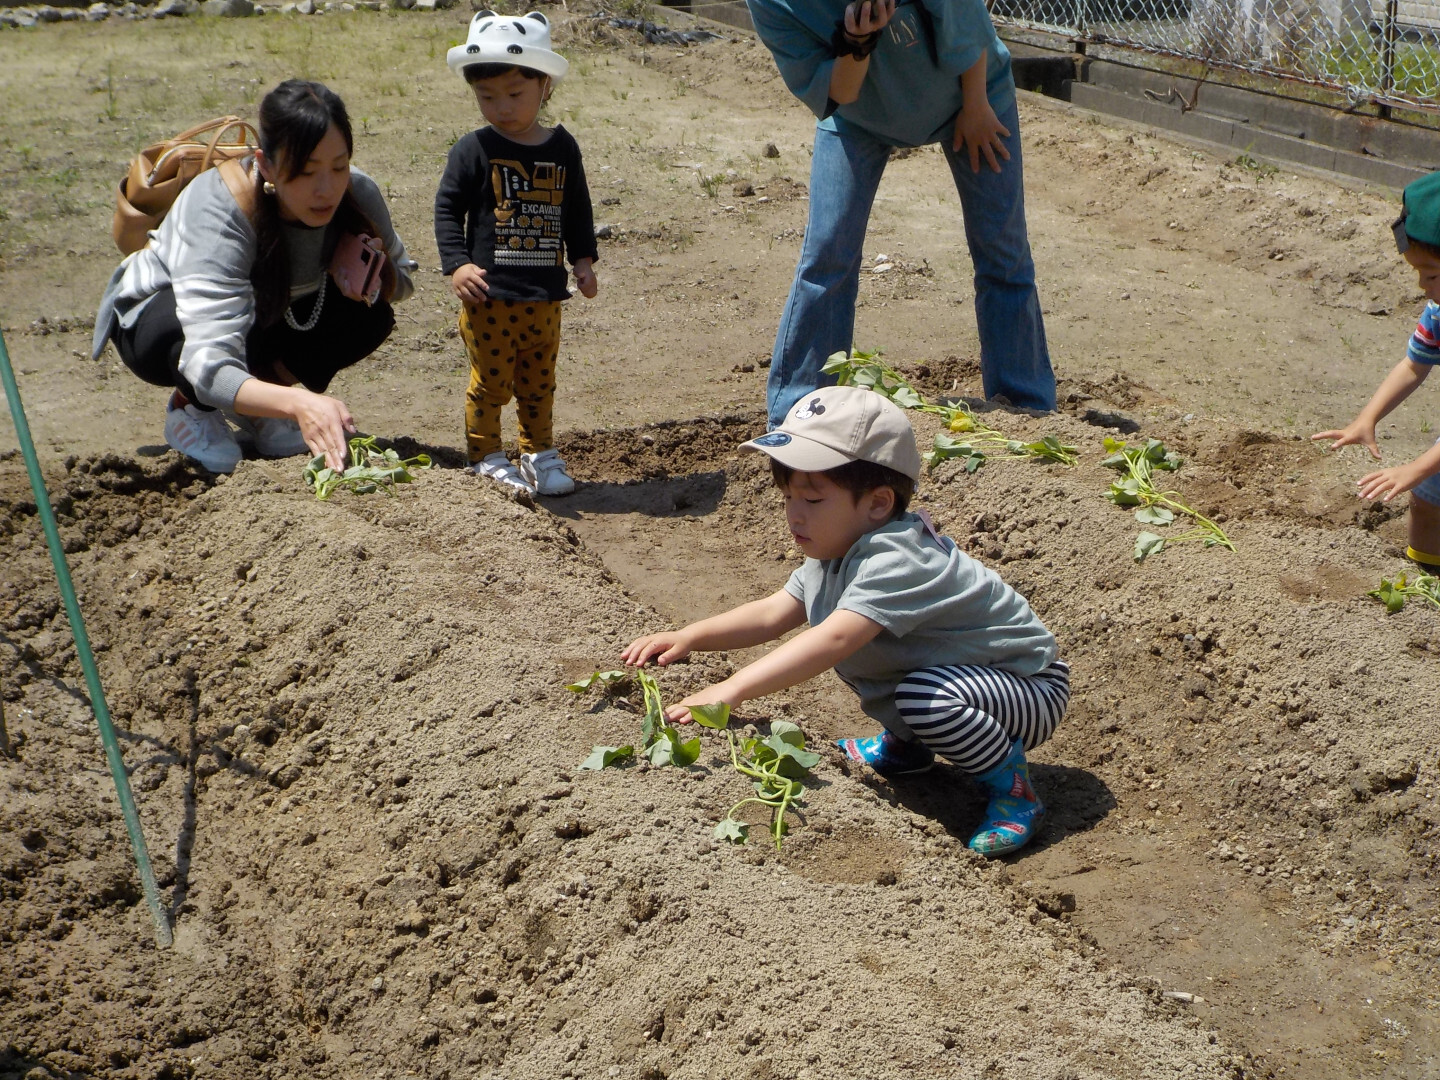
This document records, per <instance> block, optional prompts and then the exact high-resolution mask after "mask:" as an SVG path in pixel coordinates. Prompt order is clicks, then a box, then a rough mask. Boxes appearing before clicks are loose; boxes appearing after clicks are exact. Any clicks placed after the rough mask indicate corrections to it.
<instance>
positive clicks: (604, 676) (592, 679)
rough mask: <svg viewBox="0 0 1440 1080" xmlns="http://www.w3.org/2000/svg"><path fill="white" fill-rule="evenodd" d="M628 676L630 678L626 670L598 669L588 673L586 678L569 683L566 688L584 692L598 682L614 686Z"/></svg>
mask: <svg viewBox="0 0 1440 1080" xmlns="http://www.w3.org/2000/svg"><path fill="white" fill-rule="evenodd" d="M627 678H629V672H625V671H596V672H594V673H592V674H590V675H586V676H585V678H583V679H581V680H580V681H579V682H574V683H567V684H566V686H565V689H566V690H570V691H573V692H574V693H576V694H583V693H584V692H585V691H586V690H589V689H590V688H591V687H592V686H595V685H596V684H599V685H601V686H613V685H614V684H615V683H617V682H621V681H622V680H624V679H627Z"/></svg>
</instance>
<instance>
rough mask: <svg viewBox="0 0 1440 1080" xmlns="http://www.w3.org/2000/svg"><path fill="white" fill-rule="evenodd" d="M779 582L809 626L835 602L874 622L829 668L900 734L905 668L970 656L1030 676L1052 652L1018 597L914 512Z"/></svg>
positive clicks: (1045, 633) (957, 662) (1055, 653)
mask: <svg viewBox="0 0 1440 1080" xmlns="http://www.w3.org/2000/svg"><path fill="white" fill-rule="evenodd" d="M785 591H786V592H788V593H789V594H790V595H791V596H793V597H795V598H796V599H797V600H799V601H800V602H801V603H802V604H804V605H805V617H806V619H807V620H808V621H809V623H810V625H811V626H818V625H819V624H820V623H822V622H824V621H825V619H826V618H828V617H829V616H830V614H831V613H832V612H834V611H836V610H843V611H853V612H855V613H856V614H858V615H863V616H865V617H866V618H867V619H870V620H872V621H873V622H877V623H879V624H880V626H881V630H880V633H879V634H878V635H876V637H875V638H874V639H873V640H872V641H870V642H869V643H868V644H867V645H865V646H864V647H862V648H861V649H860V650H858V651H857V652H856V653H855V654H854V655H853V656H850V657H848V658H846V659H845V660H843V661H841V662H840V663H839V664H836V665H835V672H836V674H838V675H839V676H840V677H841V678H842V679H844V680H845V683H846V684H847V685H848V686H849V687H850V688H851V689H852V690H854V691H855V692H856V693H857V694H859V695H860V707H861V708H862V709H864V710H865V713H866V715H868V716H870V717H873V718H874V719H875V720H878V721H879V722H880V723H882V724H884V725H885V726H886V727H887V728H890V729H891V730H892V731H896V732H899V733H902V734H903V733H905V732H906V731H907V728H906V726H905V723H904V721H902V720H901V719H900V713H899V712H898V711H897V710H896V708H895V700H894V697H895V687H896V686H898V685H899V683H900V682H901V681H902V680H903V679H904V678H905V677H906V676H907V675H909V674H910V673H911V672H912V671H919V670H920V669H921V668H929V667H940V666H942V665H954V666H961V665H967V664H973V665H985V666H987V667H996V668H1000V669H1002V670H1004V671H1009V672H1012V673H1013V674H1016V675H1035V674H1037V673H1038V672H1041V671H1043V670H1044V669H1045V668H1047V667H1049V666H1050V665H1051V664H1052V663H1054V661H1055V660H1056V659H1057V658H1058V657H1059V652H1060V650H1059V648H1058V647H1057V646H1056V644H1055V638H1054V636H1053V635H1052V634H1051V633H1050V631H1049V630H1047V629H1045V626H1044V624H1043V623H1042V622H1041V621H1040V620H1039V619H1038V618H1037V617H1036V616H1035V613H1034V612H1033V611H1031V610H1030V605H1029V604H1028V603H1026V602H1025V598H1024V597H1023V596H1021V595H1020V594H1019V593H1017V592H1016V591H1015V590H1014V589H1012V588H1011V587H1010V586H1009V585H1007V584H1005V582H1004V581H1002V580H1001V578H1000V575H998V574H996V573H995V572H994V571H993V570H990V569H989V568H988V567H985V566H983V565H981V564H980V563H978V562H976V561H975V560H974V559H972V558H970V556H968V555H966V554H965V553H964V552H963V551H961V550H960V549H959V548H958V547H956V546H955V542H954V541H953V540H951V539H949V538H948V537H943V538H942V537H937V536H936V535H935V534H934V533H932V532H931V531H930V530H929V529H928V528H927V527H926V524H925V522H924V521H923V520H922V519H921V518H920V517H919V516H918V515H916V514H905V515H903V516H902V517H900V518H898V519H897V520H895V521H892V522H889V523H888V524H886V525H882V526H881V527H880V528H878V529H876V530H875V531H874V532H870V533H866V534H865V535H864V536H862V537H861V538H860V539H859V540H857V541H856V542H855V545H854V546H853V547H852V548H851V549H850V550H849V551H848V552H846V554H845V555H844V557H843V558H839V559H827V560H825V561H823V562H821V561H819V560H817V559H806V560H805V562H804V564H803V565H802V566H801V567H800V568H799V569H798V570H796V571H795V572H794V573H793V574H791V575H790V580H789V581H787V582H786V583H785Z"/></svg>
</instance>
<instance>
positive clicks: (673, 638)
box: [620, 589, 805, 667]
mask: <svg viewBox="0 0 1440 1080" xmlns="http://www.w3.org/2000/svg"><path fill="white" fill-rule="evenodd" d="M804 621H805V607H804V605H802V604H801V603H800V601H799V600H796V599H795V597H793V596H791V595H790V594H789V593H788V592H786V591H785V590H784V589H781V590H780V591H779V592H776V593H771V594H770V595H769V596H767V597H765V598H764V599H763V600H752V601H750V603H748V604H741V605H740V606H739V607H737V608H731V609H730V610H729V611H727V612H725V613H723V614H721V615H713V616H711V617H710V618H708V619H701V620H700V621H699V622H694V623H691V624H690V625H689V626H687V627H684V628H683V629H681V630H671V631H668V632H665V633H659V634H646V635H645V636H644V637H642V638H636V639H635V640H634V641H632V642H631V643H630V644H629V645H627V646H626V647H625V648H624V650H622V651H621V653H620V659H621V660H622V661H623V662H624V663H626V664H629V665H631V666H632V667H642V666H643V665H645V664H646V663H648V662H649V661H650V660H652V659H653V660H654V661H655V662H656V663H657V664H659V665H660V666H661V667H664V666H665V665H666V664H673V663H674V662H675V661H676V660H683V659H684V658H685V657H687V656H689V655H690V654H691V653H692V652H695V651H697V650H698V651H700V652H713V651H714V650H716V649H748V648H749V647H750V646H751V645H763V644H764V643H765V642H767V641H774V640H775V639H776V638H778V637H780V636H781V635H782V634H788V633H789V632H790V631H791V630H794V629H795V628H796V627H797V626H799V625H801V624H802V623H804Z"/></svg>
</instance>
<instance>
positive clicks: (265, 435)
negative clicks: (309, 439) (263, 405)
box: [249, 416, 310, 458]
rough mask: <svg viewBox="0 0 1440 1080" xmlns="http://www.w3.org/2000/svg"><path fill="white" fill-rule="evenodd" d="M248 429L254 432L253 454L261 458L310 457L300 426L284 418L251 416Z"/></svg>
mask: <svg viewBox="0 0 1440 1080" xmlns="http://www.w3.org/2000/svg"><path fill="white" fill-rule="evenodd" d="M249 420H250V428H251V430H253V431H254V432H255V452H256V453H257V454H259V455H260V456H261V457H270V458H279V457H294V456H295V455H296V454H304V455H306V456H307V457H308V456H309V455H310V447H309V446H308V445H306V443H305V436H304V435H301V434H300V425H299V424H297V423H296V422H295V421H294V420H291V419H290V418H289V417H286V416H252V417H250V418H249Z"/></svg>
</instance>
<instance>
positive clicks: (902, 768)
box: [839, 731, 935, 776]
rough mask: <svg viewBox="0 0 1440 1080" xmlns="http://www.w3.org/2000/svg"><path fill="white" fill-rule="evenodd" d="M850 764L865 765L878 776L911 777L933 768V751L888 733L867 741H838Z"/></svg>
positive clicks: (882, 733)
mask: <svg viewBox="0 0 1440 1080" xmlns="http://www.w3.org/2000/svg"><path fill="white" fill-rule="evenodd" d="M839 746H840V749H841V750H844V751H845V756H846V757H848V758H849V759H850V760H851V761H858V762H860V763H861V764H862V765H869V766H870V768H872V769H874V770H875V771H876V772H877V773H879V774H880V775H881V776H913V775H914V774H915V773H922V772H926V771H928V770H930V769H933V768H934V767H935V751H933V750H931V749H930V748H929V747H928V746H926V745H925V744H924V743H921V742H906V741H905V740H904V739H898V738H896V737H895V736H894V735H892V734H890V732H888V731H882V732H881V733H880V734H879V735H875V736H872V737H871V738H868V739H840V740H839Z"/></svg>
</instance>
